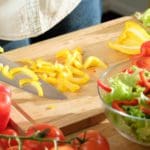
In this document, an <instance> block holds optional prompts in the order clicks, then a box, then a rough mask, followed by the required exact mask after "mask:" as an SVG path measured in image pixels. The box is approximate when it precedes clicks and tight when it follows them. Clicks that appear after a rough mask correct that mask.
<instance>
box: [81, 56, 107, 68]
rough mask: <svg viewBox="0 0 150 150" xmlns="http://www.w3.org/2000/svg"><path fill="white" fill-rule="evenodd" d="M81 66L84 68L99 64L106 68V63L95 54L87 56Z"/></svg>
mask: <svg viewBox="0 0 150 150" xmlns="http://www.w3.org/2000/svg"><path fill="white" fill-rule="evenodd" d="M83 66H84V68H85V69H87V68H90V67H99V66H101V67H103V68H107V65H106V64H105V63H104V62H103V61H101V60H100V59H99V58H97V57H95V56H89V57H88V58H87V59H86V60H85V62H84V64H83Z"/></svg>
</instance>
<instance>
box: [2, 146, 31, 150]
mask: <svg viewBox="0 0 150 150" xmlns="http://www.w3.org/2000/svg"><path fill="white" fill-rule="evenodd" d="M5 150H18V146H11V147H9V148H7V149H5ZM22 150H31V149H30V148H28V147H26V146H23V147H22Z"/></svg>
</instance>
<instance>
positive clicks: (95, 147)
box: [73, 130, 109, 150]
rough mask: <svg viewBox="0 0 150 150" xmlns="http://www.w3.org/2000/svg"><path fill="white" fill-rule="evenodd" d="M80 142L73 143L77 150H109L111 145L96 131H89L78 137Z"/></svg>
mask: <svg viewBox="0 0 150 150" xmlns="http://www.w3.org/2000/svg"><path fill="white" fill-rule="evenodd" d="M77 137H78V138H79V139H80V140H75V141H73V145H74V146H75V147H76V150H109V144H108V142H107V140H106V138H105V137H103V136H102V135H101V134H100V133H99V132H98V131H96V130H88V131H86V132H85V133H81V134H79V135H78V136H77Z"/></svg>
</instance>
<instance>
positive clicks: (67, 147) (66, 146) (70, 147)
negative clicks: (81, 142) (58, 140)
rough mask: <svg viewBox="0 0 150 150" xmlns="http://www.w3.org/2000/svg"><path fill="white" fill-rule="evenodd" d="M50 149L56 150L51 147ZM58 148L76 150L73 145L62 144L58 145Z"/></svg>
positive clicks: (59, 149) (60, 149)
mask: <svg viewBox="0 0 150 150" xmlns="http://www.w3.org/2000/svg"><path fill="white" fill-rule="evenodd" d="M49 150H55V148H54V147H53V148H50V149H49ZM58 150H75V149H74V148H73V147H72V146H71V145H69V144H68V145H67V144H66V145H61V146H58Z"/></svg>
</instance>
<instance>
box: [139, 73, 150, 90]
mask: <svg viewBox="0 0 150 150" xmlns="http://www.w3.org/2000/svg"><path fill="white" fill-rule="evenodd" d="M139 75H140V79H141V82H142V83H143V84H144V86H145V87H146V88H148V89H150V82H149V80H147V79H146V77H145V75H144V71H140V72H139Z"/></svg>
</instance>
